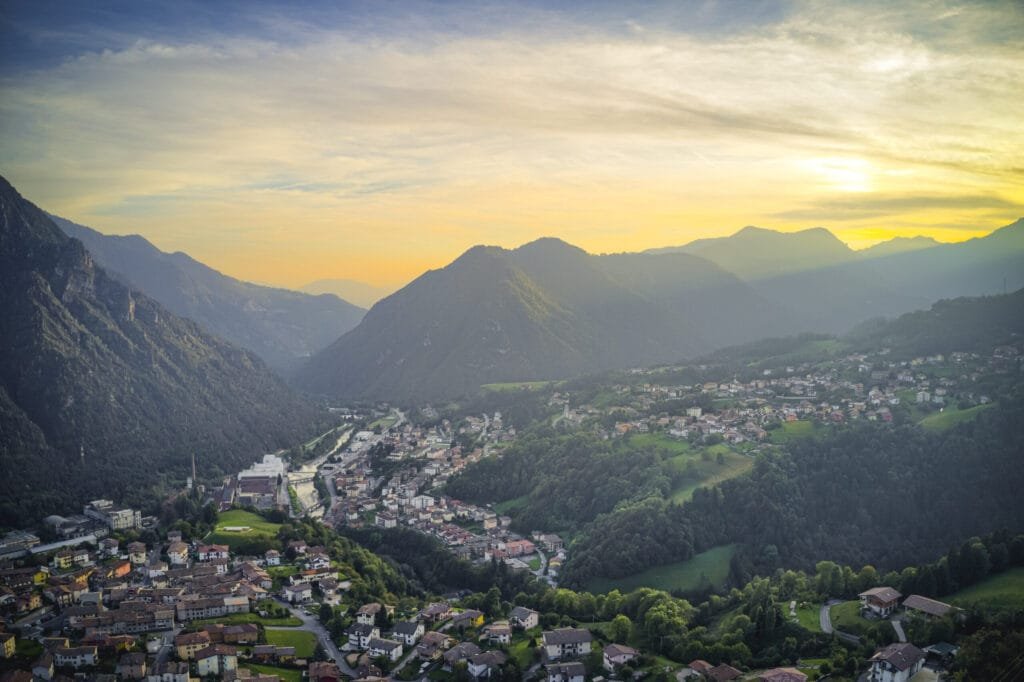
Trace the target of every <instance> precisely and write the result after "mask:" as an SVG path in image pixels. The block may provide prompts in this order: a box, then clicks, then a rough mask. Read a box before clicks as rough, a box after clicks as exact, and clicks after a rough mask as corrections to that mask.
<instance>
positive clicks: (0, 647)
mask: <svg viewBox="0 0 1024 682" xmlns="http://www.w3.org/2000/svg"><path fill="white" fill-rule="evenodd" d="M14 650H15V641H14V635H12V634H11V633H9V632H0V658H11V657H12V656H14Z"/></svg>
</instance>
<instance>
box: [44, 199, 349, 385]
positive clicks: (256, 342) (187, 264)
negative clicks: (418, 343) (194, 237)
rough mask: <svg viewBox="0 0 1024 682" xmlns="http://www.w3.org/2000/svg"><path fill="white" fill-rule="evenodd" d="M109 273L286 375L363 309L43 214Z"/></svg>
mask: <svg viewBox="0 0 1024 682" xmlns="http://www.w3.org/2000/svg"><path fill="white" fill-rule="evenodd" d="M50 217H51V218H52V219H53V221H54V222H55V223H56V224H57V226H58V227H60V228H61V229H62V230H63V231H64V232H65V233H66V234H67V235H69V236H71V237H74V238H75V239H78V240H80V241H81V242H82V243H83V244H85V247H86V248H87V249H89V252H90V253H92V254H93V256H94V257H95V258H96V261H97V262H98V263H99V264H100V265H102V266H103V267H104V268H105V269H106V270H107V271H109V272H110V273H111V274H113V275H115V276H117V277H119V278H121V279H122V280H124V281H125V282H126V283H128V284H130V285H131V286H132V287H134V288H137V289H139V290H140V291H142V292H144V293H146V294H147V295H148V296H151V297H152V298H154V299H156V300H157V301H159V302H160V303H161V304H162V305H163V306H165V307H166V308H167V309H168V310H170V311H171V312H174V313H175V314H177V315H181V316H182V317H187V318H189V319H191V320H194V321H195V322H198V323H199V324H200V325H201V326H202V327H203V328H204V329H206V330H207V331H210V332H212V333H214V334H217V335H218V336H220V337H222V338H224V339H226V340H228V341H231V342H232V343H235V344H237V345H239V346H242V347H244V348H248V349H249V350H252V351H254V352H255V353H257V354H258V355H259V356H260V357H261V358H263V360H264V361H265V362H267V364H269V365H271V366H272V367H274V368H276V369H278V370H283V371H287V370H290V369H292V368H293V367H294V366H295V365H297V364H298V362H299V361H300V360H301V359H304V358H306V357H308V356H310V355H312V354H313V353H315V352H316V351H318V350H321V349H322V348H325V347H326V346H327V345H329V344H330V343H331V342H332V341H334V340H335V339H337V338H338V337H339V336H340V335H341V334H344V333H345V332H347V331H348V330H349V329H352V328H353V327H355V326H356V325H357V324H359V321H360V320H361V319H362V318H363V315H364V314H365V313H366V311H365V310H364V309H362V308H360V307H358V306H355V305H352V304H351V303H349V302H347V301H344V300H342V299H340V298H338V297H337V296H335V295H333V294H321V295H310V294H306V293H300V292H297V291H289V290H287V289H278V288H273V287H267V286H261V285H258V284H251V283H249V282H243V281H241V280H237V279H234V278H232V277H228V276H227V275H224V274H221V273H220V272H217V271H216V270H214V269H213V268H211V267H209V266H207V265H204V264H203V263H200V262H199V261H197V260H195V259H194V258H192V257H191V256H189V255H188V254H185V253H181V252H176V253H165V252H163V251H160V250H159V249H158V248H156V247H155V246H154V245H153V244H152V243H150V242H149V241H147V240H146V239H144V238H143V237H141V236H139V235H128V236H115V235H105V234H101V233H100V232H97V231H96V230H94V229H92V228H89V227H85V226H83V225H78V224H76V223H73V222H71V221H69V220H65V219H64V218H60V217H57V216H50Z"/></svg>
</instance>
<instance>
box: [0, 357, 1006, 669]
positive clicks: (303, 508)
mask: <svg viewBox="0 0 1024 682" xmlns="http://www.w3.org/2000/svg"><path fill="white" fill-rule="evenodd" d="M1015 363H1016V349H1015V348H1012V347H1000V348H997V349H996V351H995V353H994V354H993V355H992V356H991V357H979V356H978V355H974V354H968V353H952V354H950V355H948V356H940V355H937V356H931V357H923V358H917V359H914V360H909V361H898V362H897V361H890V360H888V359H887V353H886V351H884V350H882V351H879V352H878V353H876V354H873V355H867V354H856V355H849V356H844V357H842V358H838V359H836V360H835V361H834V362H832V363H830V365H829V366H828V367H826V368H822V367H821V366H818V367H814V368H812V367H809V366H804V365H795V366H787V367H784V368H780V369H778V370H763V371H762V372H761V376H759V377H757V378H753V379H747V380H745V381H741V380H738V379H735V378H734V379H730V380H729V381H718V382H704V383H701V384H696V385H695V384H689V385H686V384H680V385H665V384H663V383H658V382H655V381H645V380H644V378H645V376H646V372H648V370H644V371H634V372H633V376H634V377H639V379H640V382H639V383H637V382H631V383H622V384H615V385H612V386H610V387H609V389H608V390H609V392H610V393H611V394H612V395H613V396H614V399H613V400H611V401H606V404H605V405H604V406H602V407H597V406H595V405H593V404H588V403H583V402H580V401H579V399H578V398H577V396H574V395H573V394H572V393H571V392H569V391H566V390H561V389H556V390H554V391H553V392H552V393H551V395H550V397H549V399H548V404H549V406H550V407H551V408H552V414H553V415H554V416H553V419H554V420H555V421H556V422H557V421H565V422H566V424H567V426H570V427H571V428H590V429H594V430H596V431H597V432H598V433H600V434H601V436H602V437H605V438H621V437H626V436H629V435H630V434H637V433H650V432H658V433H660V434H661V435H662V436H664V437H665V438H669V439H678V440H686V441H689V442H709V441H711V442H724V443H728V444H730V445H732V446H744V445H746V446H748V447H761V446H767V445H769V444H770V443H771V442H772V438H771V434H772V432H773V431H777V430H779V429H785V428H786V425H789V424H794V423H805V424H810V425H812V426H813V427H815V428H817V427H818V426H823V425H828V424H838V423H842V422H845V421H850V420H858V419H865V420H877V421H889V420H891V419H893V415H894V413H896V412H897V411H899V410H901V409H904V410H906V409H913V410H916V411H917V412H918V413H924V414H942V411H943V410H945V409H949V410H951V411H955V410H960V409H972V408H973V407H981V406H985V405H988V404H989V403H990V399H989V397H988V395H987V394H986V393H985V392H983V391H982V390H979V389H977V388H975V386H976V384H978V382H979V378H982V377H985V376H992V375H998V374H1001V373H1003V372H1005V371H1006V369H1007V368H1009V367H1013V366H1015ZM776 374H781V376H776ZM680 399H681V400H689V401H690V402H692V403H694V404H692V405H691V406H689V407H685V408H683V410H682V412H681V413H679V414H666V413H665V412H664V410H662V409H661V408H660V406H661V405H663V404H664V402H665V401H666V400H680ZM696 403H700V405H697V404H696ZM424 409H425V411H429V410H430V408H424ZM379 412H380V411H379V410H378V413H379ZM377 416H378V418H377V419H376V421H375V422H374V423H373V424H371V425H367V426H366V427H365V428H355V427H354V426H352V427H345V428H339V429H338V430H337V431H332V432H330V433H331V434H332V435H331V438H332V442H330V443H327V446H325V447H324V449H323V450H322V454H320V455H318V456H317V457H316V458H315V459H314V460H310V461H305V462H301V463H298V464H295V463H289V462H288V461H287V459H286V458H285V457H284V454H283V453H274V454H270V455H265V456H264V457H263V458H262V459H261V461H259V462H257V463H256V464H254V465H252V466H251V467H249V468H248V469H246V470H244V471H241V472H238V473H237V474H234V475H231V476H228V477H227V478H225V480H224V481H223V484H222V485H221V486H218V487H214V488H211V489H210V490H206V489H205V488H204V487H203V486H201V485H198V484H196V483H195V479H189V481H188V483H187V486H186V489H185V491H184V493H185V494H188V495H194V496H197V497H198V498H199V499H202V500H203V501H206V502H209V503H211V506H212V507H216V508H217V509H219V511H220V515H219V518H220V521H219V523H218V525H217V532H218V535H217V536H216V537H214V538H213V539H207V538H191V537H188V536H186V535H185V534H183V533H182V532H181V531H180V530H174V529H171V530H167V529H166V528H165V529H161V528H160V524H159V521H158V519H157V518H155V517H150V516H144V515H143V514H142V513H141V511H140V510H137V509H132V508H129V507H125V506H122V505H118V504H115V503H114V502H112V501H110V500H102V499H101V500H93V501H91V502H90V503H89V504H88V505H86V506H85V507H84V508H83V510H82V513H81V514H75V515H70V516H66V517H65V516H57V515H51V516H49V517H47V518H46V519H45V521H44V524H43V528H44V529H45V531H46V532H45V534H44V533H38V534H37V533H35V532H33V531H32V530H15V531H11V532H9V533H7V534H6V535H5V536H4V537H3V538H2V540H0V610H2V613H3V616H4V620H3V625H2V627H0V651H2V653H3V658H4V659H14V658H16V657H20V658H22V659H24V658H25V657H26V656H27V655H28V654H31V655H32V656H31V657H32V666H31V669H30V670H24V669H22V670H15V671H8V672H7V673H4V677H3V679H4V680H7V679H13V680H30V679H35V680H63V679H89V680H93V679H95V680H106V679H138V680H152V681H154V682H156V681H160V682H184V681H186V680H194V679H226V680H234V679H239V680H255V681H259V682H272V681H273V680H293V679H294V680H310V681H311V682H316V681H329V680H339V679H359V680H380V679H404V680H413V679H418V680H427V679H431V680H441V681H444V680H457V679H463V680H464V679H476V680H480V679H485V678H495V679H508V675H509V674H510V671H514V673H512V674H514V676H515V678H516V679H518V678H519V677H521V678H522V679H524V680H525V679H546V680H547V682H583V680H585V679H590V680H595V681H598V682H600V680H602V679H605V678H607V679H626V678H630V677H632V676H633V675H634V673H636V674H641V675H642V674H649V673H650V671H651V670H652V666H651V662H652V658H651V657H650V656H649V655H647V654H645V653H644V652H643V651H640V650H638V649H635V648H631V647H630V646H627V644H626V643H625V641H605V640H604V638H597V639H596V638H595V636H594V634H593V633H592V632H591V631H590V630H589V629H587V628H585V627H573V626H564V625H563V624H562V623H560V622H559V621H558V619H557V618H556V619H552V618H551V617H546V616H545V615H544V614H541V613H539V612H537V611H534V610H531V609H528V608H525V607H522V606H514V605H511V604H508V605H507V608H506V607H504V606H503V607H502V608H501V612H499V613H495V612H491V613H488V614H484V613H483V612H482V611H481V610H477V609H474V608H468V607H462V606H460V605H459V597H460V595H458V594H453V595H448V596H447V598H446V599H444V600H435V601H427V602H421V603H419V604H417V605H416V606H415V608H409V606H410V605H409V604H408V603H406V604H404V605H403V606H402V607H399V605H398V604H386V603H381V602H362V601H360V600H358V599H353V598H352V597H351V595H350V594H349V591H350V588H351V586H352V582H351V576H349V575H346V573H345V572H344V571H342V570H340V569H339V559H340V557H338V556H332V555H331V553H330V552H328V551H327V550H326V549H325V548H324V547H320V546H307V544H306V543H305V542H302V541H301V540H291V541H288V542H282V543H278V546H275V547H273V548H271V549H267V550H266V551H264V552H262V553H260V554H248V555H247V554H242V553H239V552H237V551H235V550H233V549H232V546H231V542H221V541H219V540H218V539H223V538H229V539H231V538H246V537H248V536H249V534H251V533H255V532H257V530H256V529H257V525H258V524H265V525H267V526H268V527H272V528H273V529H276V528H277V527H279V526H280V524H270V523H268V522H266V521H265V519H264V518H263V517H261V516H260V514H261V513H263V514H266V513H269V512H275V513H277V514H278V515H279V516H282V517H283V518H285V519H287V518H292V519H299V518H303V517H309V516H315V517H316V518H318V519H319V521H320V522H321V523H323V524H325V525H328V526H330V527H334V528H344V527H351V528H366V527H377V528H381V529H390V528H398V527H402V528H407V529H411V530H414V531H418V532H420V533H423V534H426V535H429V536H432V537H434V538H437V539H438V540H440V541H441V542H442V543H443V544H444V545H445V546H446V547H447V548H448V549H449V550H450V551H451V552H452V553H453V554H455V555H456V556H457V557H459V558H462V559H466V560H470V561H474V562H478V563H487V562H503V563H505V564H506V565H507V566H508V567H509V569H510V570H514V571H519V572H529V573H531V574H533V575H534V576H536V578H537V579H539V580H543V581H545V582H546V583H548V584H549V585H551V586H554V585H556V584H557V583H556V581H557V575H558V570H559V567H560V566H561V564H562V562H563V561H564V560H565V558H566V551H567V549H566V547H565V546H564V543H563V541H562V539H561V538H560V537H559V536H558V535H556V534H553V533H549V532H544V530H543V529H540V530H537V531H535V532H533V533H531V534H530V535H529V537H525V536H523V535H520V534H518V533H516V532H514V531H512V530H511V528H510V525H511V519H510V518H509V517H508V516H506V515H503V514H500V513H498V512H496V511H495V510H494V509H492V508H489V507H484V506H477V505H473V504H469V503H466V502H463V501H460V500H457V499H453V498H451V497H450V496H448V495H446V494H444V485H445V483H446V482H447V481H448V480H449V479H451V478H452V477H454V476H456V475H458V474H459V472H461V471H463V470H464V469H465V467H467V466H469V465H471V464H472V463H474V462H477V461H479V460H480V459H482V458H484V457H488V456H500V453H501V450H502V449H503V448H504V447H507V446H508V445H509V444H511V443H513V442H514V441H515V438H516V433H517V432H516V429H515V428H514V427H513V426H512V425H511V424H508V423H507V422H506V421H504V420H503V419H502V415H501V414H500V413H495V414H490V415H480V416H465V417H463V418H460V419H459V420H457V421H455V423H454V424H453V422H452V421H451V420H447V419H445V420H440V421H439V422H438V423H437V425H435V426H431V427H425V426H419V425H417V424H414V423H412V422H411V421H409V420H408V419H406V417H405V414H404V413H402V412H401V411H398V410H395V409H390V408H389V409H388V411H387V412H386V413H385V414H384V416H380V414H378V415H377ZM466 444H469V446H467V445H466ZM315 478H319V479H320V481H321V482H322V488H321V487H320V485H321V484H317V485H316V486H315V485H314V484H315V483H316V481H315V480H314V479H315ZM300 485H308V486H310V488H311V489H314V488H315V489H316V490H318V491H319V492H317V493H315V494H313V495H309V494H303V495H301V496H300V495H297V494H295V493H296V487H297V486H300ZM140 533H146V534H147V537H149V538H154V537H155V538H159V540H158V541H155V542H154V541H150V542H143V541H141V540H139V539H134V540H128V541H124V539H125V538H131V537H135V538H138V537H139V535H140ZM40 535H46V537H47V542H43V541H42V540H41V538H40V537H39V536H40ZM267 537H273V536H272V535H271V536H267ZM860 599H861V607H860V608H861V613H862V614H863V615H864V616H866V617H872V618H882V619H889V618H893V628H894V629H896V632H897V633H899V625H898V620H897V619H896V618H895V615H896V614H897V612H900V613H903V612H906V613H910V612H913V613H915V614H917V615H919V616H920V615H923V617H939V618H941V617H944V616H946V615H948V614H949V613H951V611H952V610H953V607H951V606H950V605H948V604H943V603H941V602H937V601H935V600H928V599H925V598H923V597H919V596H918V595H910V596H909V597H903V595H900V594H899V593H898V592H896V591H895V590H893V589H892V588H890V587H885V586H881V587H877V588H873V589H871V590H868V591H867V592H865V593H863V594H861V595H860ZM325 608H326V609H327V613H330V614H343V617H344V619H345V622H346V623H348V625H347V626H346V628H345V629H344V631H343V632H341V633H336V634H335V636H332V635H331V633H329V632H328V631H327V630H326V629H325V627H324V624H323V622H321V618H320V616H321V615H322V614H323V613H324V612H323V611H322V609H325ZM791 609H792V605H791ZM823 618H824V617H823ZM559 625H563V626H562V627H558V626H559ZM823 625H824V621H823ZM830 627H831V626H830ZM828 631H829V630H826V632H828ZM837 633H838V634H839V635H840V636H842V635H843V633H842V632H840V631H839V630H838V628H837ZM898 639H899V640H900V641H898V642H896V643H894V644H890V645H888V646H886V647H883V648H880V649H879V650H878V651H877V652H876V653H875V656H874V657H872V659H871V660H870V661H869V662H868V665H869V670H868V672H867V673H866V675H867V677H865V679H867V680H871V681H874V680H885V681H888V680H895V681H897V682H903V681H905V680H909V679H910V678H911V677H912V676H914V675H915V674H916V673H918V672H919V671H921V670H922V667H923V666H924V663H925V662H926V661H930V660H932V659H935V658H937V659H938V660H940V661H948V660H949V657H950V656H951V655H952V653H955V652H951V651H949V650H936V651H924V650H921V649H918V648H917V647H915V646H914V645H913V644H910V643H907V642H906V641H905V638H904V637H899V638H898ZM585 663H586V665H585ZM925 670H927V668H925ZM672 674H673V675H674V676H675V677H676V679H678V680H680V681H682V680H685V679H688V678H693V679H707V680H715V681H724V680H733V679H742V680H765V681H771V682H800V681H802V680H805V679H807V676H806V674H805V673H804V672H800V671H798V670H796V669H794V668H780V669H769V670H761V671H755V672H754V673H743V672H741V671H739V670H737V669H736V668H733V667H731V666H729V665H728V664H727V663H726V662H725V661H719V662H714V663H711V662H707V661H702V660H696V661H692V662H690V663H689V664H687V665H685V666H682V667H676V668H673V669H672ZM19 675H20V676H19ZM919 679H921V678H919ZM929 679H935V678H929Z"/></svg>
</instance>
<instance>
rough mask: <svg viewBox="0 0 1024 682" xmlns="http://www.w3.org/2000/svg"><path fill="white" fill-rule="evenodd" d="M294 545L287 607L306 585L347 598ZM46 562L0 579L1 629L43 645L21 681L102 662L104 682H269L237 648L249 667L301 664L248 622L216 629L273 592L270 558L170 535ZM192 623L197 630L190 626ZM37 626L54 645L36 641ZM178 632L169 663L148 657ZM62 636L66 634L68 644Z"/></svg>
mask: <svg viewBox="0 0 1024 682" xmlns="http://www.w3.org/2000/svg"><path fill="white" fill-rule="evenodd" d="M297 544H298V545H301V547H296V554H297V555H298V556H299V557H300V568H299V570H298V571H296V573H295V574H294V575H292V576H291V577H290V578H289V582H288V583H287V584H285V585H284V586H283V594H284V595H286V596H287V595H291V594H294V593H298V594H300V595H301V596H300V597H295V598H293V599H292V600H293V601H308V600H309V598H310V593H309V589H310V586H311V585H313V584H316V585H319V587H320V589H321V591H322V593H323V595H324V596H325V599H329V598H330V597H336V595H337V594H338V593H339V592H341V591H344V590H345V589H347V587H348V583H347V581H344V580H341V579H339V576H338V575H337V572H336V571H332V570H331V568H330V559H329V558H328V557H327V554H326V552H325V551H324V550H323V548H319V547H308V548H307V547H305V544H304V543H297ZM50 559H51V562H50V566H28V567H20V568H6V569H3V570H0V585H2V586H3V587H2V590H3V592H2V594H3V595H4V596H5V599H4V600H3V602H2V603H3V604H4V607H5V610H6V611H8V612H9V613H10V614H11V615H12V616H13V618H11V619H9V620H8V621H7V622H8V623H14V624H16V625H20V632H21V635H22V637H23V638H32V639H36V640H37V641H39V642H40V643H41V644H42V645H43V653H42V654H41V655H40V656H39V657H38V659H37V660H36V661H35V662H34V663H33V665H32V670H31V672H29V671H22V672H25V673H26V674H28V675H29V676H30V677H29V678H27V679H36V680H49V679H57V678H58V677H59V676H60V675H61V674H62V672H63V673H66V672H69V671H79V670H83V669H84V670H90V671H92V672H90V673H89V674H90V675H92V676H93V677H95V675H96V674H98V673H96V672H95V667H96V666H98V665H100V664H101V663H103V662H107V663H110V662H114V663H116V673H115V674H116V677H114V678H112V679H136V680H152V681H153V682H179V681H180V682H186V681H187V680H190V679H195V677H196V675H198V676H199V677H205V676H210V675H212V676H216V677H218V678H220V679H252V680H261V682H272V681H273V680H276V679H277V677H276V676H263V677H262V678H261V677H260V676H259V675H250V674H249V672H248V671H247V670H246V669H245V668H244V667H243V668H240V667H239V665H238V658H239V647H247V648H248V647H251V649H249V657H250V658H251V659H252V660H253V661H254V662H274V663H289V664H296V663H298V664H304V663H305V662H304V661H301V660H297V659H296V656H295V651H294V649H293V648H290V647H274V646H269V645H263V644H260V643H259V637H260V629H259V628H258V627H257V626H256V625H254V624H252V623H244V622H242V623H231V624H219V623H216V620H217V619H225V618H230V617H231V616H234V615H235V614H245V613H249V612H252V611H256V610H259V608H260V606H261V604H263V603H266V600H267V598H268V597H269V596H271V593H272V589H273V585H274V581H273V579H272V578H271V577H270V575H269V574H268V572H267V570H266V568H267V566H268V565H269V566H273V565H276V564H279V563H280V553H279V552H277V551H275V550H271V551H269V552H267V553H266V555H265V556H264V557H261V558H258V557H251V558H239V557H235V558H233V557H232V556H231V553H230V550H229V548H228V547H227V546H226V545H217V544H200V543H194V542H193V543H186V542H184V541H183V539H182V536H181V533H180V532H177V531H170V532H169V533H168V534H167V542H166V544H162V545H159V546H155V547H147V545H145V544H143V543H142V542H137V541H136V542H130V543H127V546H125V547H121V546H120V543H119V541H118V540H117V539H116V538H113V537H108V538H104V539H103V540H101V541H100V542H99V543H98V546H97V547H96V549H89V548H88V547H86V546H76V547H74V548H73V549H68V548H65V549H61V550H58V551H56V552H54V553H52V555H51V557H50ZM12 594H13V595H17V598H16V601H17V600H24V601H26V602H27V603H26V605H24V607H20V606H12V604H11V600H10V599H8V598H6V597H7V595H12ZM22 609H25V610H27V611H29V612H32V613H31V614H30V617H29V618H24V619H20V620H19V619H18V615H19V613H20V611H21V610H22ZM196 621H203V622H204V623H206V624H204V625H202V626H201V627H197V626H196V625H191V624H193V623H195V622H196ZM43 626H45V631H46V632H57V633H58V636H54V637H47V636H44V629H43ZM0 627H2V626H0ZM182 627H184V628H187V629H188V631H187V632H184V633H182V634H180V635H179V636H177V637H176V638H175V639H174V642H173V649H174V652H175V654H176V658H177V660H173V659H171V658H169V657H166V656H154V655H152V654H157V653H158V652H159V649H160V647H161V645H162V642H163V639H162V637H163V635H162V633H166V632H168V631H176V630H178V629H180V628H182ZM66 633H74V637H73V639H72V638H71V637H69V636H66ZM156 633H161V634H160V635H159V636H155V635H156ZM14 640H15V636H14V635H13V633H10V634H9V633H5V632H2V631H0V643H2V644H3V647H4V648H3V651H4V654H5V656H4V657H9V656H11V655H13V651H7V647H8V644H10V645H11V648H13V642H14ZM147 647H148V653H149V654H151V655H150V656H147V651H146V650H145V649H146V648H147ZM153 647H155V650H154V649H153ZM140 649H143V650H142V651H140ZM190 675H191V677H190ZM246 675H248V677H246ZM60 679H63V678H60ZM89 679H92V677H90V678H89ZM325 679H326V678H325Z"/></svg>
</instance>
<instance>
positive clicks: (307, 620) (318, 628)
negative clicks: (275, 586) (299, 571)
mask: <svg viewBox="0 0 1024 682" xmlns="http://www.w3.org/2000/svg"><path fill="white" fill-rule="evenodd" d="M278 603H280V604H282V605H284V606H285V607H287V608H288V610H289V611H291V614H292V615H293V616H295V617H296V618H298V619H299V620H301V621H302V625H301V626H300V627H297V628H288V627H282V626H276V625H267V626H264V627H265V628H266V629H267V630H305V631H306V632H312V633H313V634H314V635H316V638H317V640H319V642H320V644H321V646H323V648H324V650H325V651H326V652H327V655H328V656H330V657H331V659H332V660H333V661H334V662H335V663H337V664H338V668H339V669H340V670H341V672H342V673H344V674H345V675H348V676H349V677H351V678H353V679H355V677H356V671H355V670H353V669H352V668H351V667H350V666H349V664H348V663H346V662H345V655H344V654H343V653H342V652H341V650H340V649H339V648H338V645H336V644H335V643H334V640H332V639H331V635H330V633H329V632H327V629H326V628H324V626H323V625H322V624H321V623H320V620H319V619H318V618H317V617H316V616H310V615H308V614H307V613H306V612H305V611H302V610H301V609H297V608H295V607H294V606H291V605H289V604H287V603H284V602H283V601H281V600H280V599H278Z"/></svg>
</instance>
